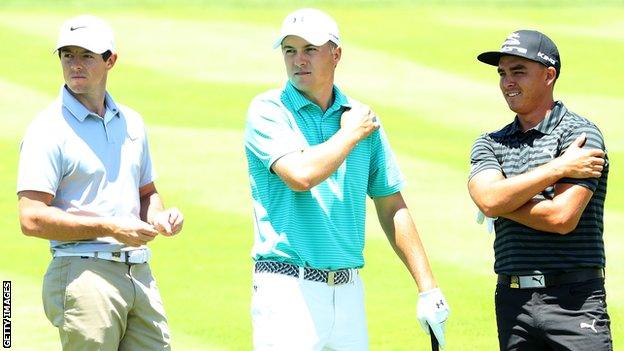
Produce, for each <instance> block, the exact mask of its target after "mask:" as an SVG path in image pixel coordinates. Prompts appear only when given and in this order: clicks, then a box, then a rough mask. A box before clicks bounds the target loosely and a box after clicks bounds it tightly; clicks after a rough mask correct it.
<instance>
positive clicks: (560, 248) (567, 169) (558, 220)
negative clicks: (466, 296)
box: [468, 30, 612, 351]
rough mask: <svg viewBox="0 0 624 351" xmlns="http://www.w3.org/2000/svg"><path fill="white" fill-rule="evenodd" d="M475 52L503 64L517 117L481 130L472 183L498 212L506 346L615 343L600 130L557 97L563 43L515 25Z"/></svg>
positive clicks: (501, 334) (598, 348)
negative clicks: (493, 46) (497, 42)
mask: <svg viewBox="0 0 624 351" xmlns="http://www.w3.org/2000/svg"><path fill="white" fill-rule="evenodd" d="M478 60H479V61H481V62H484V63H487V64H490V65H493V66H496V67H498V74H499V75H500V89H501V91H502V93H503V96H504V98H505V100H506V101H507V104H508V105H509V108H510V109H511V110H512V111H513V112H515V113H516V117H515V119H514V121H513V122H512V123H510V124H508V125H507V126H505V127H503V128H502V129H500V130H498V131H496V132H492V133H487V134H484V135H482V136H481V137H479V138H478V139H477V140H476V142H475V143H474V145H473V148H472V153H471V156H470V158H471V160H470V162H471V172H470V180H469V182H468V189H469V191H470V196H471V197H472V199H473V201H474V202H475V203H476V204H477V206H478V207H479V209H480V210H481V211H482V212H483V213H484V214H485V216H487V217H490V218H491V219H493V220H495V222H494V228H495V231H496V239H495V241H494V253H495V263H494V270H495V271H496V273H497V274H498V285H497V288H496V297H495V301H496V320H497V325H498V338H499V344H500V349H501V350H527V351H528V350H530V351H539V350H575V351H578V350H592V351H602V350H612V342H611V330H610V321H609V315H608V314H607V307H606V306H607V304H606V301H605V289H604V266H605V252H604V242H603V238H602V233H603V209H604V201H605V195H606V191H607V176H608V174H609V162H608V158H607V155H606V148H605V145H604V140H603V137H602V134H601V133H600V131H599V130H598V127H596V125H595V124H594V123H592V122H590V121H589V120H587V119H585V118H583V117H581V116H579V115H577V114H575V113H573V112H571V111H569V110H568V109H567V108H566V107H565V105H564V104H563V103H562V102H561V101H555V100H554V99H553V89H554V86H555V82H556V80H557V78H558V77H559V73H560V71H561V60H560V57H559V51H558V50H557V47H556V46H555V44H554V43H553V42H552V41H551V40H550V38H548V37H547V36H546V35H544V34H542V33H540V32H536V31H529V30H519V31H517V32H514V33H511V34H510V35H509V36H508V37H507V39H506V40H505V42H504V43H503V45H502V47H501V49H500V50H499V51H491V52H484V53H482V54H480V55H479V56H478Z"/></svg>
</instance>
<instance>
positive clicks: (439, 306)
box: [436, 300, 444, 309]
mask: <svg viewBox="0 0 624 351" xmlns="http://www.w3.org/2000/svg"><path fill="white" fill-rule="evenodd" d="M436 307H437V308H438V309H440V308H442V307H444V301H442V300H440V301H438V302H436Z"/></svg>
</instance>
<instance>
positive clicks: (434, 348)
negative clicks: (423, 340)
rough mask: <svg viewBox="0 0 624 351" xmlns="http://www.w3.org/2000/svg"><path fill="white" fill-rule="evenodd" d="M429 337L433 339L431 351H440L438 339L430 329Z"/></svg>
mask: <svg viewBox="0 0 624 351" xmlns="http://www.w3.org/2000/svg"><path fill="white" fill-rule="evenodd" d="M429 337H431V351H440V346H439V345H438V339H436V337H435V335H434V334H433V329H431V327H429Z"/></svg>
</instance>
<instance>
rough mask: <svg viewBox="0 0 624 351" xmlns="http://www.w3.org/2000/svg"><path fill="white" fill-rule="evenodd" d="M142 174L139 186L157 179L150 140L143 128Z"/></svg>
mask: <svg viewBox="0 0 624 351" xmlns="http://www.w3.org/2000/svg"><path fill="white" fill-rule="evenodd" d="M140 170H141V171H140V172H141V174H140V175H139V187H142V186H145V185H147V184H149V183H151V182H153V181H154V180H155V179H156V172H155V171H154V167H153V165H152V155H151V153H150V148H149V142H148V141H147V133H146V132H145V128H143V151H142V155H141V167H140Z"/></svg>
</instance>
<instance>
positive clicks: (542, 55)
mask: <svg viewBox="0 0 624 351" xmlns="http://www.w3.org/2000/svg"><path fill="white" fill-rule="evenodd" d="M537 56H538V57H539V58H541V59H543V60H546V61H548V62H550V63H551V64H553V65H556V64H557V60H555V59H553V58H551V57H550V56H548V55H546V54H545V53H543V52H541V51H540V52H538V53H537Z"/></svg>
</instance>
